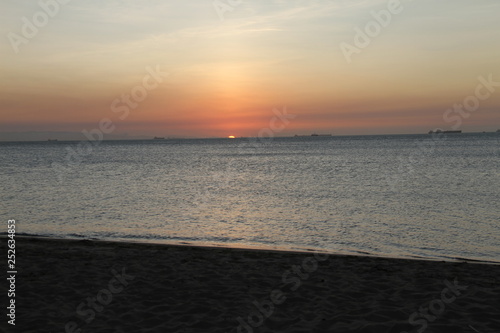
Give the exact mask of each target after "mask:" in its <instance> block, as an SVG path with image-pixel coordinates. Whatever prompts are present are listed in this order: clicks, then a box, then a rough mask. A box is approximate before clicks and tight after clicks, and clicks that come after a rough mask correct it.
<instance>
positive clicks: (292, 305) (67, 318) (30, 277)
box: [0, 236, 500, 333]
mask: <svg viewBox="0 0 500 333" xmlns="http://www.w3.org/2000/svg"><path fill="white" fill-rule="evenodd" d="M1 243H2V244H3V246H2V248H3V249H4V250H5V253H7V250H6V245H5V244H6V238H5V236H2V238H1ZM16 264H17V270H18V274H17V276H16V281H15V293H16V297H15V302H16V303H15V304H16V309H15V324H16V325H15V326H13V325H9V324H7V323H6V321H7V320H8V319H9V318H8V317H6V316H5V314H4V315H3V320H2V321H3V322H2V324H1V325H0V327H3V328H2V329H0V331H2V332H23V333H29V332H37V333H39V332H53V333H62V332H73V333H78V332H244V333H248V332H250V333H251V332H297V333H298V332H318V333H320V332H363V333H369V332H373V333H380V332H389V333H400V332H420V333H422V332H428V333H431V332H449V333H460V332H464V333H465V332H471V333H474V332H481V333H494V332H500V316H499V315H500V312H499V308H500V266H499V265H494V264H482V263H481V264H479V263H471V262H468V263H465V262H438V261H424V260H408V259H389V258H375V257H366V256H365V257H363V256H345V255H333V254H318V253H313V252H311V253H292V252H278V251H264V250H245V249H226V248H208V247H196V246H179V245H155V244H139V243H123V242H104V241H89V240H81V241H78V240H60V239H46V238H33V237H21V236H17V237H16ZM4 281H5V280H4ZM5 286H6V285H5V284H4V283H2V289H5ZM7 287H8V285H7ZM6 293H7V290H2V295H6ZM2 299H3V300H5V299H6V298H5V297H2ZM2 307H3V309H4V311H6V310H5V309H6V302H5V301H2ZM7 311H8V310H7ZM6 318H7V319H6Z"/></svg>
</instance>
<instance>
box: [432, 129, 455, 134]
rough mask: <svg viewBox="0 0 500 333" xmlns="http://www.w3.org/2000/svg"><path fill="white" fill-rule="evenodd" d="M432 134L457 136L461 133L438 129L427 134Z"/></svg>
mask: <svg viewBox="0 0 500 333" xmlns="http://www.w3.org/2000/svg"><path fill="white" fill-rule="evenodd" d="M434 133H443V134H459V133H462V131H443V130H440V129H437V130H435V131H433V130H430V131H429V134H434Z"/></svg>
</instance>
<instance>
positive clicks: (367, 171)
mask: <svg viewBox="0 0 500 333" xmlns="http://www.w3.org/2000/svg"><path fill="white" fill-rule="evenodd" d="M499 143H500V133H484V134H483V133H478V134H449V135H445V136H440V137H433V136H431V135H391V136H350V137H349V136H344V137H289V138H273V139H255V138H254V139H251V138H238V139H190V140H187V139H186V140H148V141H102V142H95V143H94V144H90V143H87V146H84V147H81V146H80V147H79V144H78V142H19V143H5V142H4V143H0V156H1V159H0V183H1V190H2V202H1V203H0V208H1V210H0V214H1V215H2V219H3V220H7V219H15V220H16V221H17V232H18V233H24V234H32V235H33V234H34V235H45V236H58V237H69V238H99V239H115V240H133V241H149V242H186V243H196V244H198V243H203V244H212V245H222V246H238V247H265V248H269V247H278V248H285V249H320V250H327V251H333V252H341V253H353V254H359V253H367V254H374V255H383V256H398V257H425V258H434V259H453V258H465V259H471V260H486V261H499V262H500V221H499V220H500V205H499V202H500V168H499V166H500V165H499V162H500V144H499ZM0 231H1V232H4V231H6V230H0Z"/></svg>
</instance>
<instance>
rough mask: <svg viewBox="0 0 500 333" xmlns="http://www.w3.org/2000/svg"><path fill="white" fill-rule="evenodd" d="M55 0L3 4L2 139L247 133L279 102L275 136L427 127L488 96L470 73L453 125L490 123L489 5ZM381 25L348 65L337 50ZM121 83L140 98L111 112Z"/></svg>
mask: <svg viewBox="0 0 500 333" xmlns="http://www.w3.org/2000/svg"><path fill="white" fill-rule="evenodd" d="M55 1H56V0H45V1H40V2H38V1H25V0H22V1H20V0H6V1H1V2H0V34H1V35H2V36H3V37H2V38H1V41H0V131H1V132H2V133H3V135H2V139H3V140H6V139H8V138H11V137H16V138H17V137H18V136H19V134H15V133H16V132H17V133H24V135H26V137H27V138H30V137H32V136H30V135H31V134H30V133H29V132H78V133H79V132H81V131H82V130H91V129H93V128H98V127H99V122H100V121H101V120H102V119H103V118H109V119H110V120H111V121H113V124H114V125H115V128H114V130H113V132H112V133H111V135H112V136H114V137H124V136H125V135H128V136H129V137H136V136H166V137H227V136H229V135H235V136H256V135H257V133H259V130H261V129H262V128H266V127H269V122H270V120H271V119H272V118H273V116H274V113H273V109H274V108H276V109H278V110H282V109H283V107H285V106H286V109H287V111H288V113H290V114H293V115H296V117H295V118H294V119H292V120H290V122H289V123H288V124H286V127H285V129H284V130H283V131H281V132H280V133H277V135H293V134H310V133H314V132H316V133H332V134H337V135H348V134H382V133H394V134H398V133H426V132H427V131H428V130H430V129H433V128H436V127H441V128H443V129H449V128H451V126H452V125H454V124H455V125H456V124H457V123H456V122H447V121H445V120H444V119H443V114H445V112H446V110H447V109H449V108H452V107H453V105H454V104H460V103H464V101H465V100H466V99H467V98H468V97H470V96H475V94H476V91H477V90H478V89H479V90H480V91H482V92H483V95H484V94H486V92H488V91H489V90H488V88H486V87H483V88H481V87H479V88H478V86H479V85H480V84H481V81H480V80H478V78H479V77H483V78H484V79H485V80H486V81H487V80H488V78H489V77H490V78H492V81H494V82H499V83H498V84H497V85H496V86H493V88H491V86H490V88H491V90H490V91H489V96H488V98H485V99H484V100H480V105H479V106H478V108H477V109H476V110H474V111H473V112H468V113H467V117H465V116H463V115H460V114H459V113H458V112H454V113H450V114H448V116H449V117H451V116H455V117H460V118H461V124H460V126H459V129H461V130H463V131H495V130H497V129H498V128H500V43H499V41H500V20H499V17H500V2H499V1H498V0H475V1H471V0H453V1H452V0H449V1H435V0H432V1H430V0H418V1H409V0H406V1H403V0H402V1H401V4H400V6H399V7H397V10H395V11H397V13H395V14H390V15H391V16H390V18H389V19H388V20H389V21H390V22H388V21H385V22H384V25H385V26H382V25H381V24H380V23H375V22H377V21H376V20H375V18H374V16H373V11H375V12H377V13H380V11H384V12H385V13H390V11H389V9H388V6H389V7H390V6H391V3H392V5H393V6H394V1H395V0H386V1H379V0H372V1H362V0H315V1H314V0H310V1H307V0H289V1H286V0H274V1H273V0H244V1H240V3H238V1H236V0H234V1H232V3H233V5H227V3H228V1H227V0H220V1H215V3H219V7H218V10H219V12H218V10H217V9H216V8H215V6H214V1H213V0H189V1H163V0H162V1H160V0H143V1H141V0H137V1H132V0H112V1H101V0H85V1H84V0H72V1H69V2H68V3H67V4H61V3H58V5H57V7H59V8H57V7H55V6H54V3H55ZM60 1H61V2H66V1H63V0H60ZM43 4H46V5H43ZM221 4H226V5H221ZM44 6H45V7H47V8H49V9H45V10H46V11H47V10H48V11H49V12H50V13H49V14H51V15H48V14H45V12H44V9H43V8H42V7H44ZM224 6H226V7H224ZM391 8H392V7H391ZM394 8H396V7H394ZM394 8H393V9H394ZM228 9H230V10H228ZM224 10H225V11H224ZM50 16H53V17H50ZM23 17H24V18H25V19H23ZM44 17H45V18H48V19H47V22H44V21H43V20H44ZM221 17H222V18H223V19H221ZM385 18H387V17H385ZM36 20H38V21H36ZM26 22H28V25H31V24H34V23H37V22H38V25H39V27H37V26H35V25H33V26H32V27H35V28H36V29H38V31H37V32H35V33H34V32H33V30H32V29H31V30H30V29H29V27H27V26H26V25H27V23H26ZM33 22H34V23H33ZM44 23H46V24H44ZM385 23H387V24H385ZM377 24H378V27H379V28H380V29H378V30H379V31H375V32H373V30H372V35H373V37H369V36H368V38H369V39H370V42H369V45H363V47H358V52H357V53H353V54H351V57H350V60H351V61H348V60H347V59H346V57H345V55H344V53H343V51H342V47H341V45H346V44H349V45H352V46H353V47H356V44H355V37H356V34H357V32H356V31H359V30H356V29H357V28H359V29H365V27H372V28H373V27H375V28H376V27H377ZM23 31H24V32H23ZM27 32H28V35H26V33H27ZM23 33H24V35H23ZM359 39H360V38H358V42H359ZM342 43H345V44H342ZM358 46H359V45H358ZM16 51H17V52H16ZM147 68H149V70H151V69H153V70H154V69H155V68H159V69H160V71H161V72H168V74H169V75H168V76H166V75H165V76H164V77H163V78H161V80H160V81H161V82H158V81H155V80H154V78H152V77H149V78H147V76H148V75H150V74H149V71H148V69H147ZM144 80H146V82H147V84H148V85H149V88H150V89H149V88H148V89H149V90H145V88H144V87H143V85H144V83H143V82H144ZM152 86H155V87H154V88H152ZM141 87H142V88H141ZM132 91H134V92H135V93H136V94H139V95H137V96H142V95H140V93H141V92H144V91H146V92H147V96H146V97H145V98H144V100H142V101H137V105H136V106H135V107H134V108H131V107H129V110H128V112H126V113H125V111H123V112H113V107H112V104H113V102H114V101H115V100H116V99H118V102H119V103H116V102H115V104H114V106H115V109H114V110H115V111H116V108H117V107H119V106H121V107H125V108H127V107H126V106H125V105H126V104H124V102H122V101H120V98H121V97H123V96H126V95H130V94H131V92H132ZM470 100H472V99H471V98H469V101H470ZM132 102H134V100H132ZM122 110H124V109H123V108H122ZM455 119H457V118H455ZM457 121H458V120H457Z"/></svg>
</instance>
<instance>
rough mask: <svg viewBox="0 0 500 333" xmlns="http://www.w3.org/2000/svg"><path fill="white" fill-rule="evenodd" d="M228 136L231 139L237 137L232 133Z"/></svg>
mask: <svg viewBox="0 0 500 333" xmlns="http://www.w3.org/2000/svg"><path fill="white" fill-rule="evenodd" d="M228 138H229V139H234V138H236V137H235V136H234V135H230V136H228Z"/></svg>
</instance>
